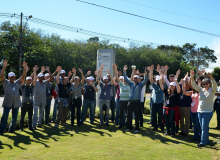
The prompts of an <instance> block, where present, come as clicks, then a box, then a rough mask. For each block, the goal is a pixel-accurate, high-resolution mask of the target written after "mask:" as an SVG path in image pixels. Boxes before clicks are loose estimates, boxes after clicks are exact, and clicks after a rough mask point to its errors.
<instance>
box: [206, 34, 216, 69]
mask: <svg viewBox="0 0 220 160" xmlns="http://www.w3.org/2000/svg"><path fill="white" fill-rule="evenodd" d="M208 47H209V48H210V49H213V50H214V51H215V56H216V57H217V61H216V63H209V68H206V69H205V70H206V72H212V71H213V69H214V68H215V67H219V64H220V38H215V39H214V40H213V42H212V43H211V44H209V45H208Z"/></svg>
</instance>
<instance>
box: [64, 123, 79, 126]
mask: <svg viewBox="0 0 220 160" xmlns="http://www.w3.org/2000/svg"><path fill="white" fill-rule="evenodd" d="M61 126H67V124H66V123H63V124H61ZM77 126H78V125H77Z"/></svg>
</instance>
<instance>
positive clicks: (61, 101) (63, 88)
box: [54, 67, 76, 128]
mask: <svg viewBox="0 0 220 160" xmlns="http://www.w3.org/2000/svg"><path fill="white" fill-rule="evenodd" d="M57 71H58V73H57V76H56V83H57V84H58V87H59V89H58V90H59V97H58V108H57V116H56V120H55V125H54V127H55V128H58V127H59V123H60V121H61V118H62V116H63V117H64V118H63V119H62V120H63V121H61V125H63V126H66V117H67V113H68V111H69V105H68V98H69V94H68V89H69V88H70V86H71V84H72V83H73V81H74V78H75V74H76V70H75V69H74V68H73V69H72V71H73V72H74V76H72V79H71V80H70V81H69V79H70V76H71V75H72V73H71V71H69V73H68V77H64V78H63V79H62V81H60V74H61V73H62V68H61V67H58V68H57Z"/></svg>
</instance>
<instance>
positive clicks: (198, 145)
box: [197, 143, 206, 148]
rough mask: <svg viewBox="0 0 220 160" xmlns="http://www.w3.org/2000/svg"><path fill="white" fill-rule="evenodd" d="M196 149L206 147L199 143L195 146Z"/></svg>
mask: <svg viewBox="0 0 220 160" xmlns="http://www.w3.org/2000/svg"><path fill="white" fill-rule="evenodd" d="M197 147H198V148H201V147H206V146H205V145H203V144H200V143H199V144H197Z"/></svg>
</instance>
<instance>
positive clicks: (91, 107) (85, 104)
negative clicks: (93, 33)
mask: <svg viewBox="0 0 220 160" xmlns="http://www.w3.org/2000/svg"><path fill="white" fill-rule="evenodd" d="M88 107H89V111H90V115H89V118H90V123H91V124H93V121H94V101H90V100H84V101H83V107H82V113H81V122H84V121H85V120H86V111H87V109H88Z"/></svg>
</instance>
